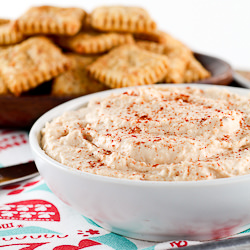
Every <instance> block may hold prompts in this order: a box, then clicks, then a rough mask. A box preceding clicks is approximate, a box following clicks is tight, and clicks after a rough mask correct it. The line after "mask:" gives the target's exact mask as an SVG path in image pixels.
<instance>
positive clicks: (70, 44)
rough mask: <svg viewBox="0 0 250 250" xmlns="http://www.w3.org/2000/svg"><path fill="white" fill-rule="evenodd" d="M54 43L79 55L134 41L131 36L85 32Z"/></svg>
mask: <svg viewBox="0 0 250 250" xmlns="http://www.w3.org/2000/svg"><path fill="white" fill-rule="evenodd" d="M56 42H57V43H58V44H59V45H60V46H62V47H64V48H67V49H70V50H71V51H74V52H76V53H79V54H97V53H102V52H105V51H108V50H110V49H111V48H113V47H115V46H118V45H122V44H127V43H128V44H130V43H133V42H134V40H133V37H132V35H131V34H119V33H99V32H95V31H86V32H80V33H78V34H77V35H75V36H68V37H58V39H57V41H56Z"/></svg>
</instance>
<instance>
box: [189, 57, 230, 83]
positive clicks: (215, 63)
mask: <svg viewBox="0 0 250 250" xmlns="http://www.w3.org/2000/svg"><path fill="white" fill-rule="evenodd" d="M194 56H195V57H196V59H197V60H198V61H200V62H201V64H202V65H203V66H204V67H205V68H206V69H207V70H208V71H210V72H211V74H212V76H211V77H210V78H207V79H204V80H201V81H198V82H197V83H204V84H215V85H228V84H229V83H230V82H232V80H233V69H232V67H231V66H230V65H229V64H228V63H227V62H225V61H223V60H221V59H219V58H216V57H212V56H208V55H204V54H200V53H194Z"/></svg>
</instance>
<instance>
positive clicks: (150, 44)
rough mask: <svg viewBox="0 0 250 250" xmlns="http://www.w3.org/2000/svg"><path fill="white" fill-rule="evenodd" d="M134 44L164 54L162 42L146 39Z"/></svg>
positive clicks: (164, 48)
mask: <svg viewBox="0 0 250 250" xmlns="http://www.w3.org/2000/svg"><path fill="white" fill-rule="evenodd" d="M136 45H137V46H138V47H139V48H141V49H145V50H148V51H150V52H154V53H157V54H165V52H166V47H165V45H164V44H159V43H155V42H148V41H137V42H136Z"/></svg>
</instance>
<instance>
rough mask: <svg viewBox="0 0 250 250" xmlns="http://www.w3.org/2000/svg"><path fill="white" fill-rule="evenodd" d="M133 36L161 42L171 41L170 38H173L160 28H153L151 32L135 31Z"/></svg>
mask: <svg viewBox="0 0 250 250" xmlns="http://www.w3.org/2000/svg"><path fill="white" fill-rule="evenodd" d="M134 38H135V39H138V40H146V41H150V42H156V43H162V44H166V43H169V42H172V41H171V40H173V39H174V38H173V37H172V36H171V35H169V34H168V33H166V32H164V31H161V30H155V31H153V32H147V33H135V34H134ZM175 40H176V39H175ZM176 41H177V40H176Z"/></svg>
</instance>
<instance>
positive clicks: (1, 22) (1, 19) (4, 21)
mask: <svg viewBox="0 0 250 250" xmlns="http://www.w3.org/2000/svg"><path fill="white" fill-rule="evenodd" d="M6 23H10V19H5V18H0V25H1V24H6Z"/></svg>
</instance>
